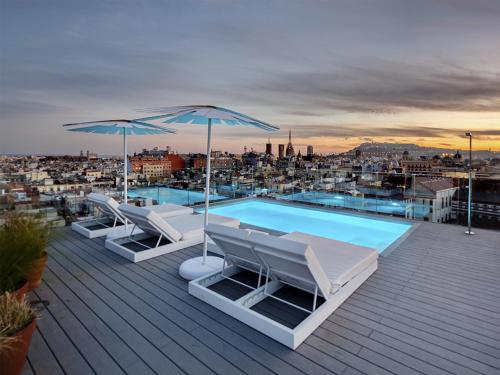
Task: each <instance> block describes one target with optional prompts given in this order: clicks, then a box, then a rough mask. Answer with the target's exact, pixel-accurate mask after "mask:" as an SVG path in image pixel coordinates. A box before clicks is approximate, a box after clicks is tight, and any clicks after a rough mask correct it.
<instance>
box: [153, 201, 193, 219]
mask: <svg viewBox="0 0 500 375" xmlns="http://www.w3.org/2000/svg"><path fill="white" fill-rule="evenodd" d="M144 208H145V209H146V210H149V211H153V212H156V213H157V214H158V215H160V216H161V217H162V218H167V217H171V216H177V215H189V214H192V213H193V208H192V207H185V206H181V205H178V204H171V203H165V204H157V205H153V206H144Z"/></svg>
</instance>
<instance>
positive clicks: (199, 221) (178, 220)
mask: <svg viewBox="0 0 500 375" xmlns="http://www.w3.org/2000/svg"><path fill="white" fill-rule="evenodd" d="M165 221H166V222H167V223H168V224H169V225H170V226H171V227H172V228H174V230H175V231H177V232H179V233H180V234H181V239H182V240H189V239H191V238H194V237H202V236H203V234H204V231H203V229H204V225H205V222H204V215H201V214H200V215H194V214H193V215H178V216H173V217H170V218H167V219H165ZM208 222H209V223H213V224H221V225H231V224H236V225H237V224H239V220H238V219H233V218H230V217H226V216H220V215H214V214H208Z"/></svg>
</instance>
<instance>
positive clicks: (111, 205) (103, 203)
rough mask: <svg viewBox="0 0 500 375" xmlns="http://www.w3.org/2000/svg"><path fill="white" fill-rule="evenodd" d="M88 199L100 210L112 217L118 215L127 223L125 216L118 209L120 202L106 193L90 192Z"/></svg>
mask: <svg viewBox="0 0 500 375" xmlns="http://www.w3.org/2000/svg"><path fill="white" fill-rule="evenodd" d="M87 199H88V200H89V201H90V202H92V203H93V204H94V205H95V206H96V207H97V208H98V209H99V210H100V211H102V212H103V213H104V214H106V215H107V216H110V217H113V218H114V217H117V218H118V219H119V220H120V221H121V222H123V223H125V217H124V216H123V215H122V213H121V212H120V210H118V206H119V204H118V202H117V201H115V200H114V199H113V198H111V197H108V196H106V195H102V194H97V193H90V194H89V195H87Z"/></svg>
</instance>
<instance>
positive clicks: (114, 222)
mask: <svg viewBox="0 0 500 375" xmlns="http://www.w3.org/2000/svg"><path fill="white" fill-rule="evenodd" d="M117 220H118V218H117V217H116V216H115V220H114V221H113V228H114V227H115V226H116V221H117Z"/></svg>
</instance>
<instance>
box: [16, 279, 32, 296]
mask: <svg viewBox="0 0 500 375" xmlns="http://www.w3.org/2000/svg"><path fill="white" fill-rule="evenodd" d="M29 287H30V283H29V282H28V280H26V281H25V282H24V284H23V285H21V287H20V288H18V289H16V290H15V291H13V292H12V294H14V295H15V296H16V298H17V299H18V300H22V299H24V296H26V293H28V292H29V291H30V288H29Z"/></svg>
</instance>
